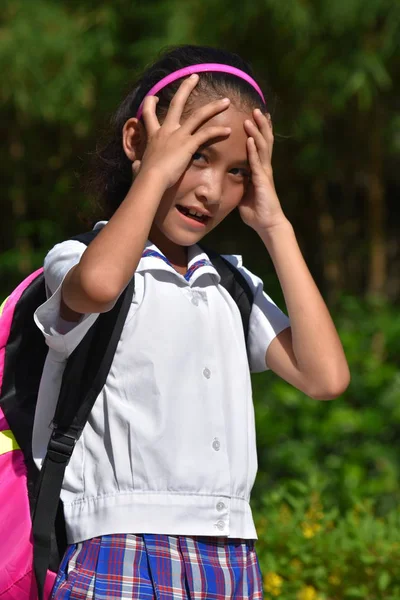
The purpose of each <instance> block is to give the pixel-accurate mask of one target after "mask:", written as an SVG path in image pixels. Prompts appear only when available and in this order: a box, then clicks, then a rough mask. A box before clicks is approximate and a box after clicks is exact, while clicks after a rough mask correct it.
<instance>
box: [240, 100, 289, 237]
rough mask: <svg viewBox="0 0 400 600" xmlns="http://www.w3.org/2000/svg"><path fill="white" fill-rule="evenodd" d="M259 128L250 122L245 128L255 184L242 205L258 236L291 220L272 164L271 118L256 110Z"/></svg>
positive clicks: (255, 117) (250, 183)
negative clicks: (286, 215)
mask: <svg viewBox="0 0 400 600" xmlns="http://www.w3.org/2000/svg"><path fill="white" fill-rule="evenodd" d="M253 118H254V121H255V123H256V125H255V124H254V123H253V122H252V121H250V120H249V119H247V120H246V121H245V122H244V128H245V130H246V133H247V135H248V136H249V137H248V139H247V153H248V158H249V164H250V169H251V181H250V182H249V184H248V187H247V190H246V192H245V194H244V196H243V198H242V200H241V202H240V204H239V212H240V216H241V217H242V220H243V221H244V223H246V225H249V227H252V228H253V229H254V230H255V231H257V232H258V233H261V232H265V231H267V230H268V229H270V228H272V227H275V225H279V224H281V223H282V222H285V221H287V218H286V217H285V215H284V213H283V211H282V207H281V205H280V202H279V199H278V196H277V194H276V191H275V185H274V177H273V171H272V165H271V158H272V148H273V145H274V135H273V131H272V122H271V115H269V114H268V115H264V114H263V113H262V112H261V111H260V110H259V109H255V110H254V111H253Z"/></svg>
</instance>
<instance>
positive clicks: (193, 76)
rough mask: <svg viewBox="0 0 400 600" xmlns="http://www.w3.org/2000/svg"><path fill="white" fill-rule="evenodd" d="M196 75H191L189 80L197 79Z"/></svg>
mask: <svg viewBox="0 0 400 600" xmlns="http://www.w3.org/2000/svg"><path fill="white" fill-rule="evenodd" d="M197 78H198V75H197V73H192V75H191V76H190V79H197Z"/></svg>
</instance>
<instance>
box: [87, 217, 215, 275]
mask: <svg viewBox="0 0 400 600" xmlns="http://www.w3.org/2000/svg"><path fill="white" fill-rule="evenodd" d="M106 224H107V221H98V222H97V223H96V225H95V226H94V227H93V229H94V230H96V229H101V228H102V227H104V225H106ZM153 270H161V271H168V272H170V273H173V274H174V275H176V277H178V278H179V279H180V280H181V281H182V282H185V283H186V284H187V285H193V283H194V281H196V280H197V279H198V278H199V277H201V276H202V275H205V274H209V275H211V276H212V277H213V278H214V279H215V283H219V282H220V280H221V278H220V276H219V273H218V272H217V270H216V269H215V267H214V265H213V264H212V262H211V261H210V259H209V258H208V256H207V254H206V253H205V252H203V250H202V249H201V248H200V246H198V245H197V244H194V245H193V246H189V247H188V268H187V271H186V273H185V275H181V274H180V273H178V271H176V270H175V269H174V267H173V266H172V265H171V263H170V262H169V260H168V259H167V258H166V257H165V255H164V254H163V253H162V252H161V250H159V249H158V248H157V246H156V245H155V244H153V243H152V242H150V241H149V240H148V241H147V242H146V245H145V248H144V251H143V255H142V258H141V259H140V261H139V264H138V266H137V269H136V271H137V272H138V273H141V272H143V271H153Z"/></svg>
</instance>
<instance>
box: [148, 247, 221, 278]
mask: <svg viewBox="0 0 400 600" xmlns="http://www.w3.org/2000/svg"><path fill="white" fill-rule="evenodd" d="M146 256H154V257H155V258H161V260H163V261H164V262H165V263H167V265H169V266H170V267H172V268H174V267H173V266H172V265H171V263H170V262H169V260H168V258H166V257H165V256H164V255H163V254H160V253H159V252H156V251H155V250H145V251H144V252H143V254H142V258H143V257H146ZM200 267H212V263H211V262H210V261H209V260H206V259H204V258H203V259H202V260H198V261H196V262H195V263H194V264H193V265H192V266H191V267H190V269H188V270H187V271H186V273H185V275H184V278H185V279H186V281H190V278H191V276H192V275H193V273H194V272H195V271H197V269H200Z"/></svg>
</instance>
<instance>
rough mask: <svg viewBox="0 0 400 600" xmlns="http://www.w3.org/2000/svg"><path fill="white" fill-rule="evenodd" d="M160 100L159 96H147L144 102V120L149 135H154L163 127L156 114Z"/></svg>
mask: <svg viewBox="0 0 400 600" xmlns="http://www.w3.org/2000/svg"><path fill="white" fill-rule="evenodd" d="M158 101H159V98H158V97H157V96H146V98H145V100H144V103H143V112H142V116H143V122H144V126H145V128H146V131H147V133H148V135H149V136H151V135H153V134H154V133H155V132H156V131H157V130H158V129H160V127H161V125H160V122H159V120H158V118H157V114H156V106H157V104H158Z"/></svg>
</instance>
